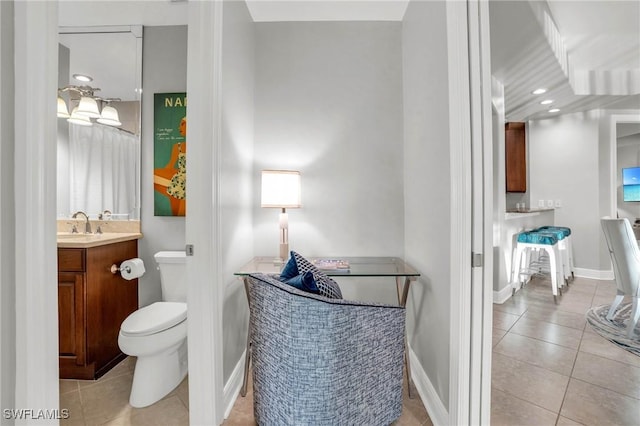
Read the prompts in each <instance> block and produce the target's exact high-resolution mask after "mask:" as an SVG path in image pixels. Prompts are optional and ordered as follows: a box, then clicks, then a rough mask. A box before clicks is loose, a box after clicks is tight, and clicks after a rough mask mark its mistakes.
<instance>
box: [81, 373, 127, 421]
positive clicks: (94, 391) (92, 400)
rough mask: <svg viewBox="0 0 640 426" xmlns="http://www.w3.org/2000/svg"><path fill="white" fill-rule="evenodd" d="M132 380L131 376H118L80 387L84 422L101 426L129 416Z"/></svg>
mask: <svg viewBox="0 0 640 426" xmlns="http://www.w3.org/2000/svg"><path fill="white" fill-rule="evenodd" d="M132 380H133V376H132V375H119V376H116V377H113V378H111V379H107V380H99V381H97V382H96V383H94V384H93V385H91V386H86V387H81V388H80V396H81V398H82V409H83V412H84V418H85V420H86V421H87V422H91V424H102V423H105V422H107V421H109V420H112V419H116V418H118V417H123V416H126V415H129V412H130V411H131V410H132V408H133V407H131V406H130V405H129V394H130V392H131V382H132Z"/></svg>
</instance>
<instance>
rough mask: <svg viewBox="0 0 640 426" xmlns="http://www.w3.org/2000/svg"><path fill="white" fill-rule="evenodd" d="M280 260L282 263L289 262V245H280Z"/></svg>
mask: <svg viewBox="0 0 640 426" xmlns="http://www.w3.org/2000/svg"><path fill="white" fill-rule="evenodd" d="M280 259H281V260H282V263H285V262H286V261H287V260H289V243H280Z"/></svg>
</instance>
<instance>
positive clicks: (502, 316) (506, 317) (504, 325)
mask: <svg viewBox="0 0 640 426" xmlns="http://www.w3.org/2000/svg"><path fill="white" fill-rule="evenodd" d="M518 318H520V316H519V315H513V314H508V313H506V312H502V311H496V310H494V311H493V327H494V328H498V329H500V330H509V329H510V328H511V326H512V325H513V324H515V323H516V321H518Z"/></svg>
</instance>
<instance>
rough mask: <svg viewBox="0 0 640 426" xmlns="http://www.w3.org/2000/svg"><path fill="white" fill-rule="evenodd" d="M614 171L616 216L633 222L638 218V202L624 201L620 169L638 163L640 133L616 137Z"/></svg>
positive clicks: (639, 209) (639, 212)
mask: <svg viewBox="0 0 640 426" xmlns="http://www.w3.org/2000/svg"><path fill="white" fill-rule="evenodd" d="M617 153H618V157H617V162H616V164H617V167H616V168H617V173H616V179H617V184H616V200H617V201H618V206H617V207H618V216H619V217H626V218H627V219H629V220H630V221H631V223H632V224H633V222H634V221H635V220H636V218H640V203H638V202H625V201H624V200H623V197H622V169H624V168H625V167H638V166H639V165H640V134H635V135H630V136H627V137H623V138H618V149H617Z"/></svg>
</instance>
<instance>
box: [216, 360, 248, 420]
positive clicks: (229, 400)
mask: <svg viewBox="0 0 640 426" xmlns="http://www.w3.org/2000/svg"><path fill="white" fill-rule="evenodd" d="M246 354H247V352H246V351H245V352H244V354H243V355H242V356H241V357H240V359H239V360H238V363H237V364H236V366H235V368H234V369H233V371H232V372H231V377H229V380H228V381H227V383H225V385H224V389H223V391H222V399H223V404H224V405H223V407H224V418H225V419H227V418H229V414H231V410H232V409H233V404H235V402H236V398H238V395H239V394H240V389H241V388H242V380H243V379H244V357H245V356H246Z"/></svg>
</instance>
